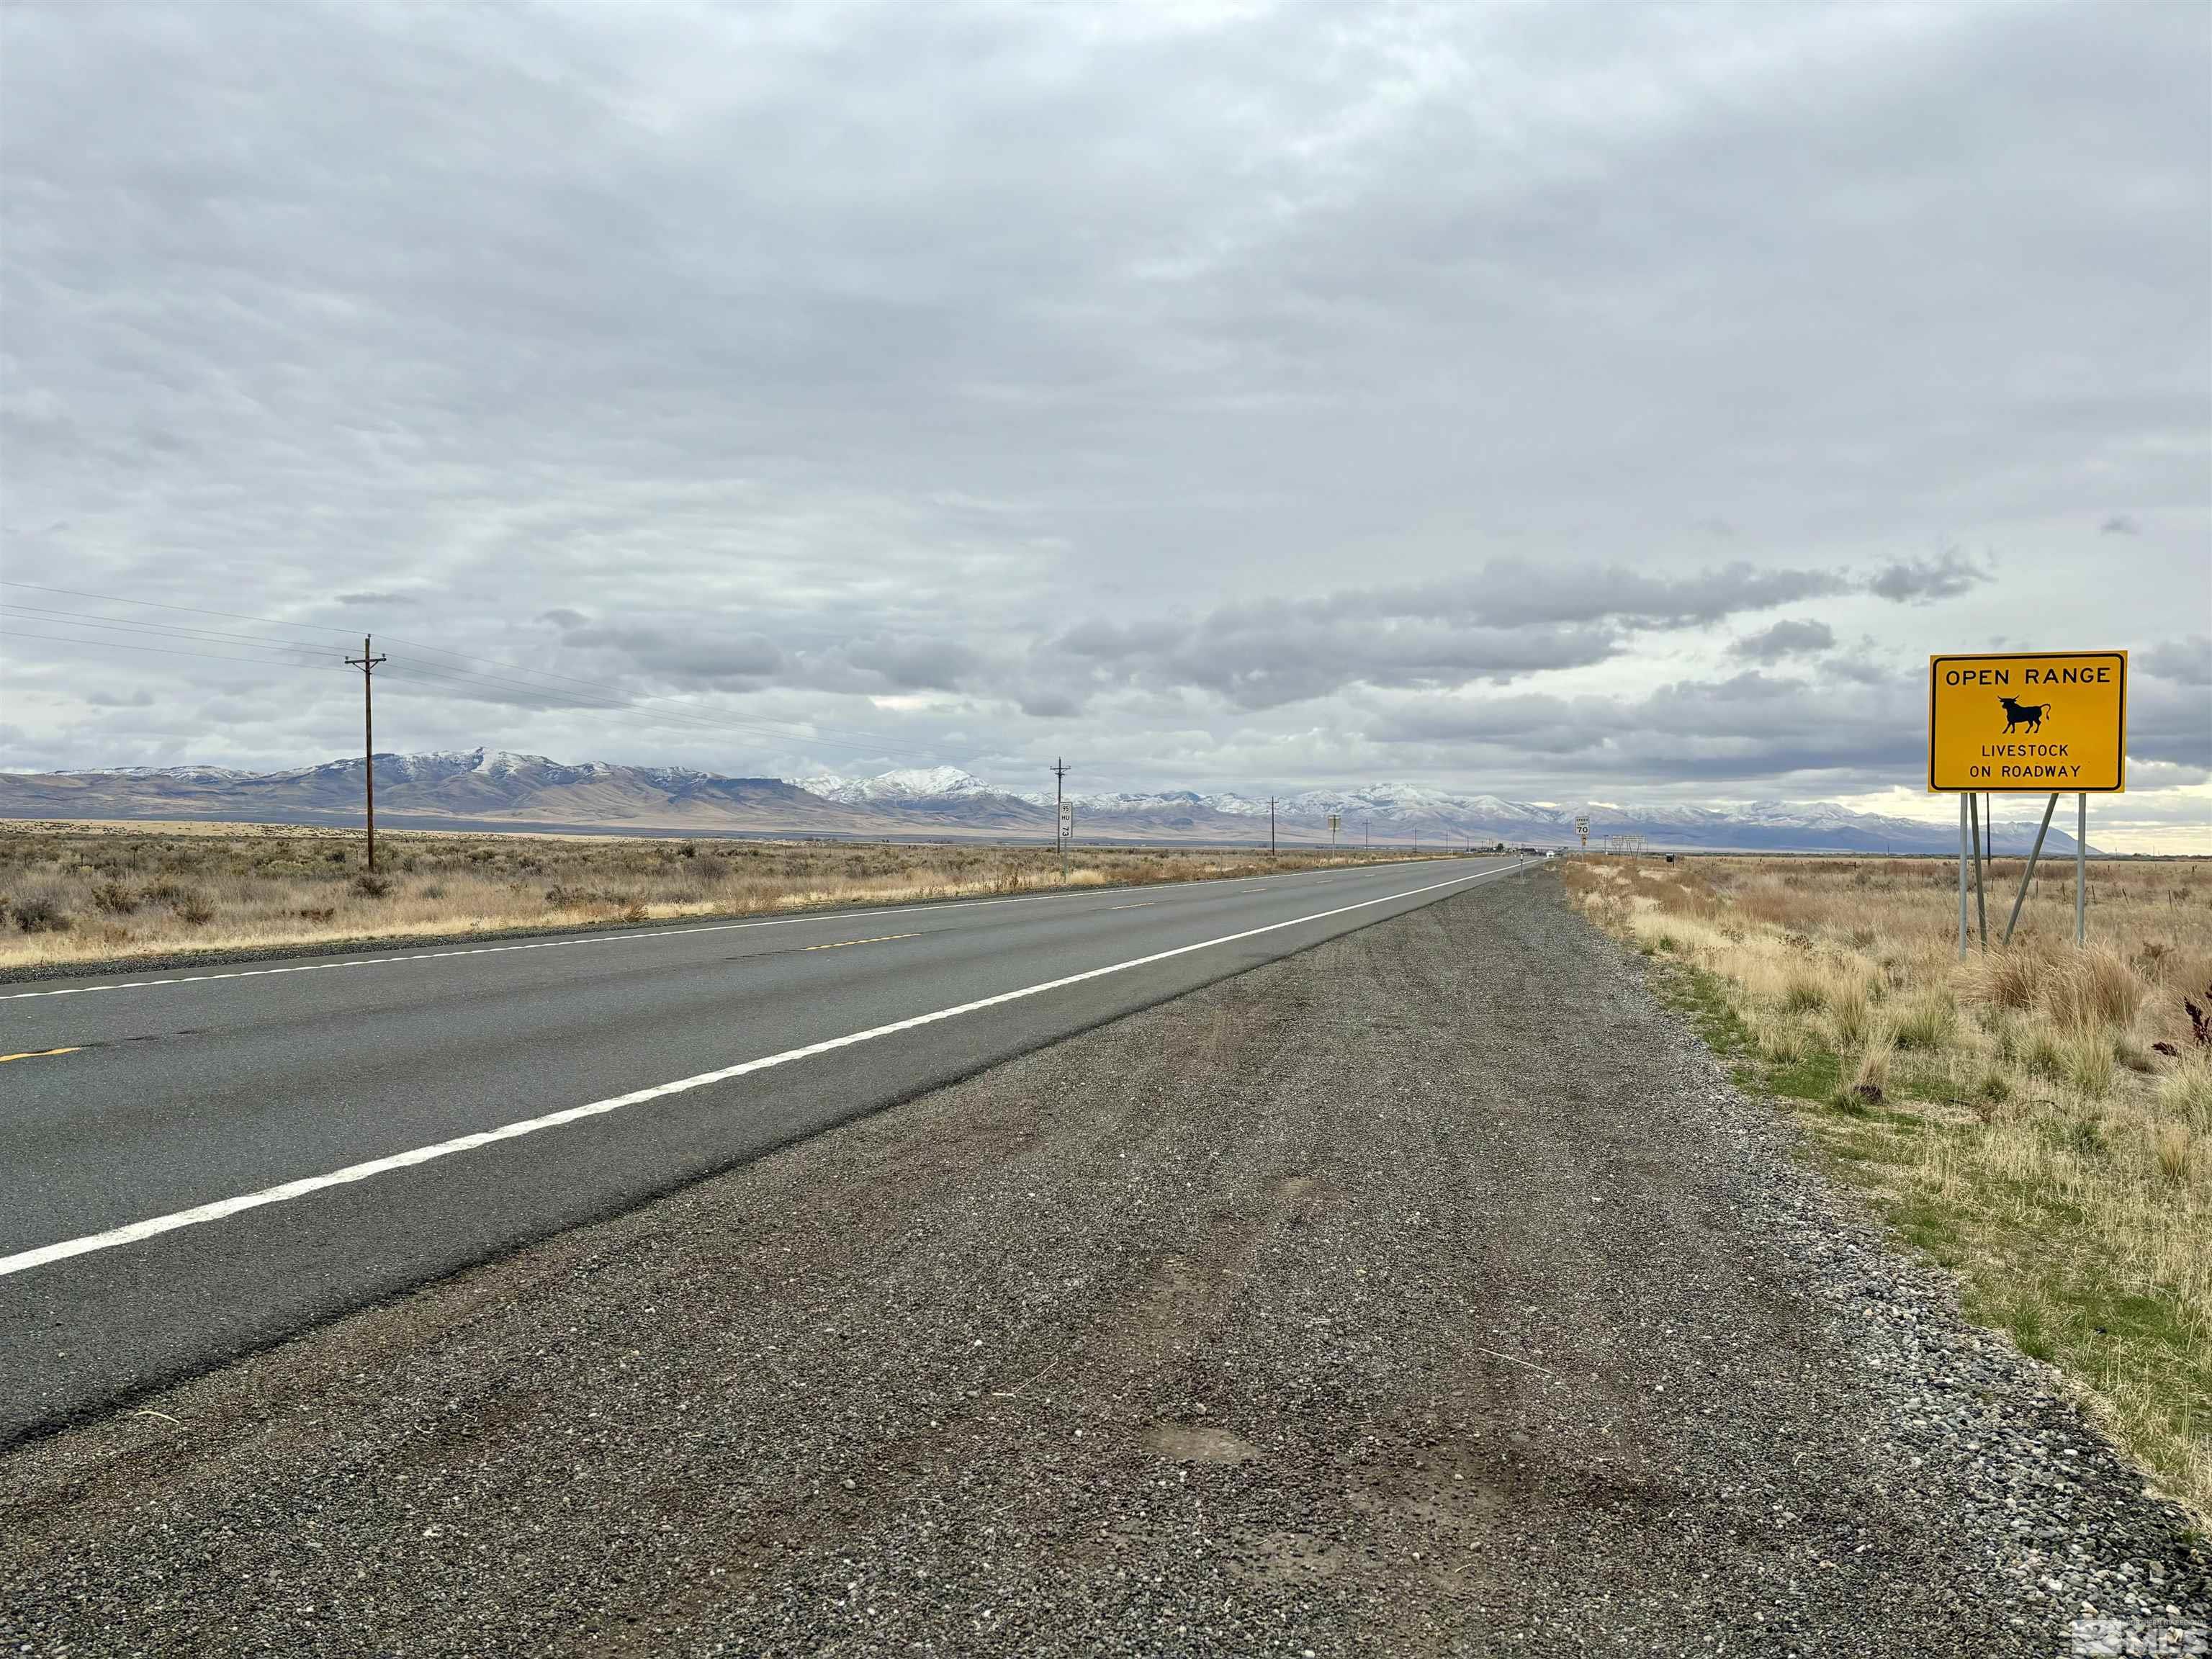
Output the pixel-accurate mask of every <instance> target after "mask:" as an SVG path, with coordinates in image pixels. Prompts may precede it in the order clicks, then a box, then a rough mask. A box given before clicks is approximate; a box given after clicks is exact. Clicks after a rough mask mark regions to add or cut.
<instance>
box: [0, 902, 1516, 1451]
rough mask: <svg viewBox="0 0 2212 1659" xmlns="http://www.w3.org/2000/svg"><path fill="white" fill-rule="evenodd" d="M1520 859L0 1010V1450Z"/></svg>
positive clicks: (680, 938)
mask: <svg viewBox="0 0 2212 1659" xmlns="http://www.w3.org/2000/svg"><path fill="white" fill-rule="evenodd" d="M1515 868H1516V865H1515V863H1514V861H1513V860H1486V861H1481V862H1473V861H1469V860H1437V861H1431V862H1425V863H1418V864H1398V865H1389V866H1376V867H1369V868H1363V869H1352V870H1336V871H1326V872H1307V873H1304V874H1298V875H1290V876H1282V877H1265V878H1256V879H1247V880H1239V881H1224V882H1207V883H1194V884H1188V885H1177V886H1169V887H1157V888H1144V889H1136V890H1130V889H1117V890H1094V891H1084V890H1077V891H1073V892H1068V893H1050V894H1036V895H1024V896H1018V897H1012V898H1006V899H996V900H975V901H967V902H954V903H943V904H928V905H913V906H905V907H897V908H884V909H875V910H863V911H846V912H838V913H824V914H816V915H805V916H791V917H775V918H763V919H755V920H748V921H723V922H712V923H702V924H698V925H694V926H687V927H665V928H658V929H650V930H641V931H639V932H636V933H623V934H606V933H596V934H583V935H569V936H564V937H552V938H547V939H536V940H531V941H526V942H521V943H508V944H499V945H477V946H462V947H456V948H451V949H441V950H433V951H393V952H391V953H389V954H378V955H371V956H358V955H356V956H337V957H327V958H318V959H309V960H305V961H298V960H295V961H287V962H281V963H261V964H252V963H249V964H245V965H241V966H237V967H228V968H222V969H205V970H202V971H199V972H184V973H174V972H173V973H150V974H147V975H141V976H135V977H107V978H86V979H81V980H74V981H43V982H40V983H35V984H32V985H27V986H24V987H20V988H16V989H14V990H12V991H0V1054H6V1055H11V1056H20V1057H19V1058H13V1059H10V1060H6V1061H4V1062H0V1198H3V1199H4V1201H0V1443H4V1442H5V1441H7V1440H9V1439H11V1438H15V1437H20V1436H21V1435H22V1434H24V1433H27V1432H31V1431H36V1430H38V1429H40V1428H41V1427H43V1426H46V1425H52V1423H54V1422H56V1421H58V1420H61V1419H65V1418H67V1417H70V1416H71V1415H74V1414H77V1413H82V1412H83V1411H85V1410H87V1409H89V1408H91V1407H95V1406H98V1405H100V1404H101V1403H103V1402H106V1401H112V1400H113V1399H116V1398H118V1397H119V1396H121V1395H125V1394H127V1393H129V1392H131V1391H133V1390H135V1389H139V1388H142V1387H144V1386H146V1385H148V1384H150V1383H155V1382H158V1381H161V1380H163V1379H165V1378H167V1377H169V1376H174V1375H177V1374H179V1373H180V1372H184V1371H186V1370H194V1369H197V1368H200V1367H204V1365H206V1364H211V1363H213V1362H215V1361H216V1360H219V1359H221V1358H225V1357H227V1356H228V1355H230V1354H233V1353H235V1352H240V1351H242V1350H245V1349H246V1348H249V1347H252V1346H258V1345H259V1344H261V1343H264V1342H267V1341H269V1340H273V1339H275V1338H276V1337H278V1336H281V1335H283V1334H285V1333H287V1332H289V1331H291V1330H293V1329H296V1328H299V1327H301V1325H303V1324H306V1323H307V1322H312V1321H314V1320H317V1319H320V1318H324V1317H327V1316H330V1315H331V1314H333V1313H336V1312H338V1311H342V1310H345V1309H348V1308H351V1307H356V1306H359V1305H361V1304H363V1303H365V1302H368V1301H370V1300H374V1299H375V1298H377V1297H381V1296H386V1295H389V1294H391V1293H392V1292H394V1291H400V1290H403V1289H405V1288H406V1287H408V1286H410V1285H415V1284H417V1283H420V1282H421V1281H422V1280H423V1279H428V1278H431V1277H435V1276H437V1275H439V1274H442V1273H449V1272H452V1271H453V1270H454V1269H456V1268H458V1267H463V1266H465V1265H467V1264H469V1263H471V1262H472V1261H479V1260H482V1259H483V1258H484V1257H485V1256H487V1255H491V1254H494V1253H496V1252H498V1251H501V1250H503V1249H510V1248H513V1246H515V1245H517V1244H520V1243H524V1242H526V1241H528V1240H530V1239H533V1238H537V1237H544V1236H545V1235H547V1234H549V1233H551V1232H554V1231H559V1230H561V1229H563V1228H566V1227H569V1226H573V1225H576V1224H578V1223H580V1222H581V1221H585V1220H587V1219H590V1218H593V1217H596V1216H599V1215H604V1214H607V1213H611V1212H615V1211H618V1210H621V1209H623V1208H626V1207H628V1206H631V1205H634V1204H635V1203H637V1202H638V1201H640V1200H642V1199H644V1198H647V1197H648V1196H650V1195H652V1194H655V1193H659V1192H662V1191H665V1190H666V1189H668V1188H671V1187H672V1186H675V1185H677V1184H679V1183H681V1182H685V1181H689V1180H692V1179H695V1178H696V1177H698V1176H702V1175H703V1174H706V1173H708V1172H709V1171H711V1170H717V1169H721V1168H725V1167H727V1166H728V1165H730V1164H734V1163H737V1162H739V1161H742V1160H744V1159H745V1158H752V1157H757V1156H758V1155H760V1154H761V1153H762V1152H766V1151H768V1150H769V1149H771V1148H773V1147H775V1146H779V1145H782V1144H784V1143H786V1142H787V1141H789V1140H791V1139H795V1138H797V1137H799V1136H802V1135H805V1134H810V1133H814V1132H816V1131H817V1130H820V1129H822V1128H824V1127H828V1126H829V1125H831V1124H833V1123H836V1122H837V1121H842V1120H843V1119H846V1118H849V1117H851V1116H853V1115H856V1114H859V1113H863V1112H867V1111H872V1110H876V1109H880V1108H882V1107H884V1106H886V1105H889V1104H891V1103H896V1102H897V1101H899V1100H902V1099H904V1098H907V1097H910V1096H912V1095H914V1094H915V1093H917V1092H919V1091H922V1090H925V1089H928V1088H932V1087H934V1086H937V1085H940V1084H943V1083H945V1082H948V1081H950V1080H951V1079H955V1078H957V1077H960V1076H962V1075H964V1074H966V1073H969V1072H971V1071H973V1070H975V1069H976V1068H977V1067H979V1066H987V1065H990V1064H993V1063H995V1062H997V1061H999V1060H1005V1059H1007V1058H1009V1057H1011V1056H1012V1055H1014V1054H1019V1053H1022V1052H1024V1050H1026V1049H1029V1048H1034V1047H1036V1045H1038V1044H1040V1043H1042V1042H1051V1041H1054V1040H1055V1039H1058V1038H1060V1037H1062V1036H1067V1035H1069V1034H1071V1033H1073V1032H1075V1031H1079V1030H1084V1029H1085V1028H1087V1027H1089V1026H1091V1025H1094V1024H1097V1023H1099V1022H1100V1021H1102V1020H1105V1019H1109V1018H1115V1017H1116V1016H1119V1015H1121V1014H1124V1013H1127V1012H1130V1011H1132V1010H1133V1009H1136V1008H1139V1007H1143V1006H1148V1005H1149V1004H1151V1003H1153V1002H1156V1001H1158V1000H1161V999H1162V998H1164V997H1169V996H1174V995H1176V994H1181V993H1182V992H1184V991H1188V990H1190V989H1193V988H1195V987H1198V986H1200V985H1202V984H1205V983H1207V982H1209V981H1212V980H1214V979H1218V978H1219V977H1221V976H1223V975H1227V974H1231V973H1236V972H1238V971H1241V970H1243V969H1247V968H1249V967H1252V966H1254V965H1255V964H1256V963H1261V962H1265V961H1268V960H1272V959H1273V958H1275V957H1281V956H1284V955H1285V954H1287V953H1289V952H1291V951H1297V950H1301V949H1304V948H1305V947H1307V946H1310V945H1315V944H1317V943H1319V942H1320V941H1322V939H1328V938H1331V937H1334V935H1336V934H1339V933H1346V932H1348V931H1350V930H1351V929H1353V928H1356V927H1363V926H1365V925H1367V924H1370V923H1372V922H1376V921H1383V920H1384V919H1385V918H1387V917H1389V916H1392V915H1400V914H1402V913H1403V912H1404V911H1406V910H1407V909H1411V908H1416V907H1418V906H1419V905H1423V904H1426V903H1431V902H1435V901H1436V900H1438V899H1441V898H1444V897H1448V896H1450V895H1452V894H1454V893H1457V892H1463V891H1465V890H1468V888H1469V887H1471V886H1474V885H1475V884H1479V883H1480V882H1484V881H1487V880H1493V879H1497V878H1501V877H1504V876H1505V875H1509V874H1510V873H1511V872H1512V871H1513V870H1514V869H1515Z"/></svg>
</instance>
